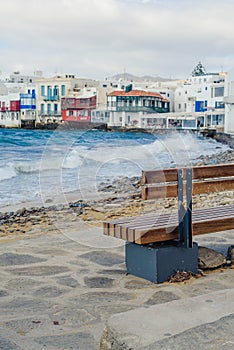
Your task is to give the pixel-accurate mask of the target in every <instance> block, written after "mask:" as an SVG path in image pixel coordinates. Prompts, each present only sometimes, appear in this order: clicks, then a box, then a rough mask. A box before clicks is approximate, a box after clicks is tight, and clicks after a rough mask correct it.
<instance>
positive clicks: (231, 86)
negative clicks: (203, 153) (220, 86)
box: [224, 69, 234, 134]
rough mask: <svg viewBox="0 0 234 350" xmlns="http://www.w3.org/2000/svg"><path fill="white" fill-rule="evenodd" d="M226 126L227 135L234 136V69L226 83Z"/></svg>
mask: <svg viewBox="0 0 234 350" xmlns="http://www.w3.org/2000/svg"><path fill="white" fill-rule="evenodd" d="M224 95H225V97H224V101H225V125H224V131H225V132H226V133H230V134H234V69H233V70H231V71H229V72H228V74H227V78H226V83H225V91H224Z"/></svg>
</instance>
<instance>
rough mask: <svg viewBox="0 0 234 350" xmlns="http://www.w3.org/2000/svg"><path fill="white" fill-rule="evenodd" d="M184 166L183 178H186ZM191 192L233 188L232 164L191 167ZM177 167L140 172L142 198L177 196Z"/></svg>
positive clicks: (220, 190) (233, 169)
mask: <svg viewBox="0 0 234 350" xmlns="http://www.w3.org/2000/svg"><path fill="white" fill-rule="evenodd" d="M185 170H186V168H183V169H182V171H183V178H184V180H186V171H185ZM192 172H193V175H192V177H193V185H192V194H193V195H196V194H205V193H212V192H222V191H229V190H234V164H233V163H231V164H218V165H206V166H196V167H193V168H192ZM177 195H178V169H177V168H171V169H162V170H149V171H143V172H142V199H144V200H147V199H159V198H170V197H177Z"/></svg>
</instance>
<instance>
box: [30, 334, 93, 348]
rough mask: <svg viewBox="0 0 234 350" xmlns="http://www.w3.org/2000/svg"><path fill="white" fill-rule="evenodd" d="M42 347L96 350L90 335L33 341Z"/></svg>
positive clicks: (70, 335)
mask: <svg viewBox="0 0 234 350" xmlns="http://www.w3.org/2000/svg"><path fill="white" fill-rule="evenodd" d="M34 341H35V342H37V343H38V344H40V345H42V346H43V347H45V348H46V347H47V346H53V347H54V349H74V350H85V349H87V350H96V349H97V348H96V346H95V345H96V344H95V341H94V338H93V336H92V335H91V334H90V333H82V332H77V333H71V334H63V335H54V336H48V337H40V338H36V339H34Z"/></svg>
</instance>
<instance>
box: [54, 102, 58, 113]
mask: <svg viewBox="0 0 234 350" xmlns="http://www.w3.org/2000/svg"><path fill="white" fill-rule="evenodd" d="M54 114H58V104H57V103H55V104H54Z"/></svg>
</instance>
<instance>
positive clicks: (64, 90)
mask: <svg viewBox="0 0 234 350" xmlns="http://www.w3.org/2000/svg"><path fill="white" fill-rule="evenodd" d="M65 93H66V86H65V85H62V86H61V95H62V96H65Z"/></svg>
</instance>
